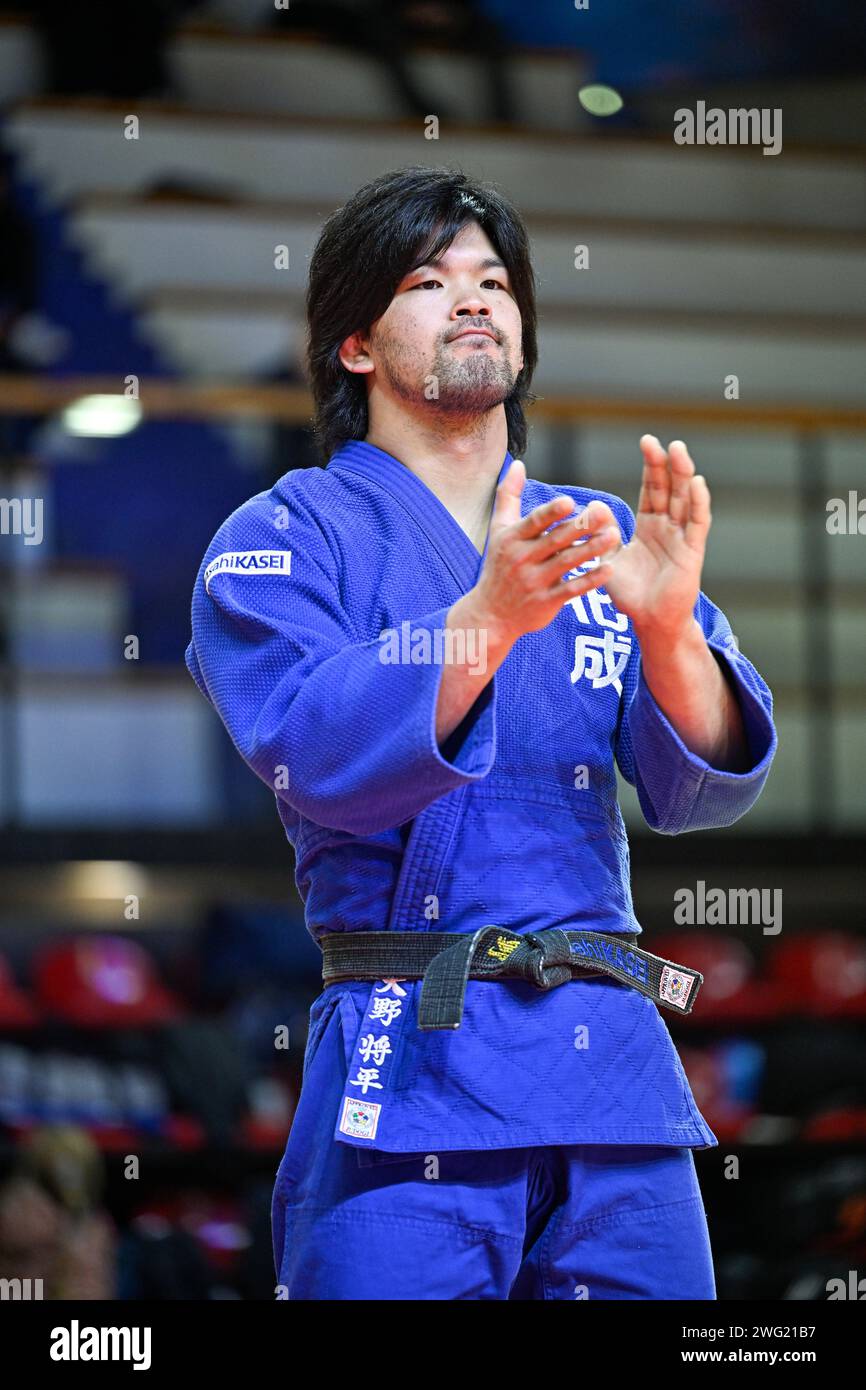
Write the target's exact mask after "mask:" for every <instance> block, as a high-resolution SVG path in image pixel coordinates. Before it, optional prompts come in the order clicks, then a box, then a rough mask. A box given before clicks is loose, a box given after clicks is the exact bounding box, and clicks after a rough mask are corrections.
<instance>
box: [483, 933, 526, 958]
mask: <svg viewBox="0 0 866 1390" xmlns="http://www.w3.org/2000/svg"><path fill="white" fill-rule="evenodd" d="M519 945H520V942H519V941H509V940H508V937H507V936H497V938H496V945H495V946H491V947H490V949H489V951H488V952H487V954H488V956H492V957H493V959H494V960H508V957H509V956H510V955H511V954H512V952H513V951H516V950H517V948H518V946H519Z"/></svg>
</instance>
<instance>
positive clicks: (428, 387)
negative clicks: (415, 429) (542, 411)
mask: <svg viewBox="0 0 866 1390" xmlns="http://www.w3.org/2000/svg"><path fill="white" fill-rule="evenodd" d="M521 339H522V334H521V321H520V310H519V309H518V307H517V301H516V300H515V298H514V294H513V291H512V287H511V280H510V278H509V275H508V271H507V270H506V268H505V266H504V265H503V264H502V261H501V260H500V258H499V256H498V255H497V253H496V251H495V250H494V248H493V246H492V244H491V242H490V240H489V238H488V237H487V235H486V234H485V233H484V232H483V231H482V229H481V227H480V226H479V225H478V223H477V222H470V223H469V224H468V225H467V226H465V227H463V228H462V229H461V231H460V232H458V234H457V236H456V237H455V238H454V240H453V241H452V243H451V245H450V246H449V247H448V248H447V249H446V250H445V252H443V254H442V257H441V259H440V260H439V261H438V262H436V263H435V264H428V265H423V266H419V267H418V268H417V269H416V270H413V271H411V272H410V273H409V274H408V275H406V276H405V277H404V279H403V280H402V281H401V282H400V284H399V285H398V286H397V291H396V293H395V295H394V298H393V299H392V300H391V303H390V304H389V305H388V308H387V309H386V310H385V312H384V314H383V315H382V317H381V318H379V319H377V320H376V321H375V322H374V323H373V324H372V326H371V329H370V333H369V335H368V336H365V335H362V334H355V335H353V337H352V338H349V339H347V340H346V342H345V343H344V344H343V349H342V352H341V361H342V362H343V365H344V366H346V367H348V368H349V369H350V370H354V371H360V372H366V373H371V374H372V381H371V387H372V389H373V390H374V391H382V392H384V393H385V394H386V395H389V396H392V397H397V398H399V399H401V400H404V401H409V402H412V403H414V404H422V403H425V402H428V403H429V404H430V405H431V406H432V407H433V408H434V409H438V410H440V411H446V412H448V413H452V414H455V415H462V416H475V415H480V414H483V413H485V412H487V411H489V410H491V409H493V407H494V406H497V405H501V403H502V402H503V401H504V400H506V399H507V397H508V396H510V395H511V392H512V391H513V389H514V383H515V381H516V379H517V375H518V373H519V372H520V370H521V368H522V366H523V352H522V349H521Z"/></svg>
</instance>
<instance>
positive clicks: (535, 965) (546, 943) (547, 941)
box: [509, 927, 574, 989]
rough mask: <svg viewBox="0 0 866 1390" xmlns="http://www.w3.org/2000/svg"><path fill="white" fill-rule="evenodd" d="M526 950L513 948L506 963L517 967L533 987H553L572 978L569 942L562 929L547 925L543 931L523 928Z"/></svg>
mask: <svg viewBox="0 0 866 1390" xmlns="http://www.w3.org/2000/svg"><path fill="white" fill-rule="evenodd" d="M522 939H523V941H524V942H526V943H527V945H528V946H529V947H530V949H529V950H528V951H520V952H515V954H514V956H513V957H512V959H511V961H510V962H509V964H512V965H514V966H515V967H516V968H517V969H519V971H520V977H521V979H525V980H528V981H529V982H530V984H533V985H535V987H536V989H555V987H556V986H557V985H564V984H566V983H567V982H568V981H569V980H572V979H573V978H574V969H573V960H574V957H573V956H572V954H571V945H570V943H569V940H568V937H567V936H566V935H565V932H562V931H559V930H558V928H556V927H551V928H549V930H547V931H540V932H527V933H526V934H525V935H524V937H523V938H522Z"/></svg>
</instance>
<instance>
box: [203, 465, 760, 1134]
mask: <svg viewBox="0 0 866 1390" xmlns="http://www.w3.org/2000/svg"><path fill="white" fill-rule="evenodd" d="M510 464H511V456H510V454H506V456H505V460H504V462H503V466H502V471H501V473H500V478H499V481H501V480H502V478H503V477H504V475H505V473H506V471H507V469H508V467H509V466H510ZM560 493H565V494H567V495H568V496H570V497H572V498H573V499H574V504H575V509H576V511H579V510H582V509H583V507H584V506H585V505H586V504H587V503H588V502H590V501H591V500H592V499H593V498H596V497H597V498H601V499H602V500H603V501H605V502H607V503H608V504H609V505H610V507H611V508H612V510H613V512H614V515H615V516H616V518H617V521H618V523H619V526H620V529H621V532H622V536H623V540H624V542H628V541H629V540H630V539H631V537H632V535H633V532H634V528H635V518H634V514H633V513H632V511H631V509H630V508H629V507H628V505H627V504H626V503H625V502H624V501H623V500H622V499H621V498H619V497H616V496H613V495H611V494H610V493H605V492H599V491H596V490H594V489H588V488H582V487H559V488H555V487H552V486H550V485H548V484H545V483H542V482H537V481H533V480H531V479H527V482H526V485H525V488H524V491H523V494H522V498H521V512H522V514H523V515H525V514H526V513H527V512H529V511H531V510H532V509H533V508H534V507H536V506H538V505H539V504H540V503H542V502H546V501H548V500H549V499H550V498H552V497H554V496H557V495H558V494H560ZM486 553H487V550H486V547H485V552H484V554H485V556H486ZM589 563H590V564H592V563H593V562H592V561H591V562H589ZM594 563H598V561H595V562H594ZM482 565H483V557H482V556H480V555H479V553H478V551H477V549H476V548H475V546H474V545H473V543H472V542H471V540H470V539H469V537H468V536H467V535H466V534H465V532H464V531H463V530H462V528H461V527H460V525H459V524H458V523H457V521H456V520H455V519H454V518H453V517H452V516H451V514H450V513H449V512H448V510H447V509H446V508H445V506H444V505H443V504H442V502H440V501H439V499H438V498H437V497H436V496H435V495H434V493H433V492H431V491H430V489H429V488H428V487H427V486H426V485H425V484H424V483H423V482H422V481H421V480H420V479H419V478H418V477H417V476H416V475H415V474H413V473H412V472H410V470H409V469H408V468H406V467H405V466H404V465H403V464H402V463H400V462H399V460H398V459H396V458H394V457H392V456H391V455H389V454H386V453H384V452H383V451H382V450H381V449H378V448H375V447H373V446H372V445H370V444H367V443H365V442H360V441H352V442H349V443H347V444H346V445H345V446H344V447H343V448H341V449H340V450H339V451H338V452H337V453H336V454H335V455H334V456H333V457H332V458H331V460H330V462H329V464H328V466H327V468H324V469H322V468H312V469H300V470H294V471H290V472H288V473H286V474H285V475H284V476H283V477H282V478H280V480H279V481H278V482H277V483H276V484H275V485H274V487H273V488H272V489H271V490H270V491H269V492H262V493H259V494H258V495H257V496H255V497H253V498H251V499H250V500H249V501H248V502H246V503H244V504H243V505H242V506H241V507H239V508H238V509H237V510H236V511H235V512H233V513H232V515H231V516H230V517H229V518H228V519H227V520H226V521H225V522H224V523H223V525H222V526H221V527H220V528H219V530H218V531H217V533H216V535H215V536H214V539H213V541H212V542H211V544H210V546H209V547H208V550H207V552H206V554H205V556H204V560H203V562H202V565H201V569H200V571H199V574H198V577H197V580H196V584H195V590H194V594H193V601H192V641H191V642H190V644H189V647H188V649H187V653H186V661H187V665H188V667H189V671H190V673H191V675H192V676H193V678H194V679H195V681H196V683H197V685H198V687H199V688H200V690H201V691H202V693H203V694H204V695H205V696H206V698H207V699H208V700H209V701H210V702H211V703H212V704H213V706H214V708H215V709H216V711H217V713H218V714H219V716H220V718H221V719H222V721H223V723H224V725H225V727H226V729H227V730H228V732H229V734H230V736H231V738H232V740H233V742H234V744H235V746H236V748H237V749H238V752H239V753H240V754H241V756H242V757H243V758H244V760H245V761H246V762H247V764H248V765H249V766H250V768H252V770H253V771H254V772H255V773H256V774H257V775H258V776H259V777H260V778H261V779H262V780H263V781H264V782H266V783H267V785H268V786H269V787H270V788H271V789H273V790H274V793H275V797H276V804H277V810H278V812H279V815H280V817H281V820H282V822H283V825H284V827H285V831H286V835H287V837H288V839H289V840H290V841H291V843H292V845H293V847H294V852H295V879H296V883H297V886H298V890H299V892H300V895H301V898H302V899H303V902H304V905H305V912H306V921H307V926H308V928H309V930H310V932H311V933H312V935H313V937H314V938H316V939H318V938H319V937H320V936H321V935H322V934H323V933H326V932H356V931H357V932H362V931H385V930H387V931H399V932H410V931H411V932H425V931H437V932H443V931H446V932H450V931H454V932H471V931H474V930H475V929H476V928H478V927H480V926H485V925H487V924H489V923H495V924H497V925H499V926H502V927H506V928H508V929H509V930H511V931H514V932H525V931H539V930H542V929H544V928H551V927H559V928H575V927H578V928H584V929H592V930H596V931H601V932H606V933H617V932H629V931H632V932H640V931H641V927H640V924H639V923H638V922H637V920H636V918H635V914H634V910H633V905H632V898H631V889H630V879H629V848H628V842H627V838H626V831H625V826H624V823H623V819H622V815H621V812H620V808H619V805H618V802H617V788H616V775H615V768H614V764H616V766H618V767H619V769H620V772H621V773H622V775H623V777H624V778H625V779H626V780H627V781H628V782H630V783H631V784H632V785H633V786H634V787H635V788H636V790H637V795H638V798H639V801H640V806H641V809H642V812H643V815H644V817H645V819H646V822H647V824H648V825H649V826H650V827H651V829H653V830H655V831H657V832H658V833H660V834H663V835H678V834H681V833H682V832H683V831H687V830H701V829H709V828H716V827H722V826H728V825H731V824H733V822H735V821H736V820H738V819H739V818H740V817H741V816H742V815H744V814H745V813H746V812H747V811H748V810H749V808H750V807H751V806H752V805H753V803H754V802H755V800H756V799H757V797H758V796H759V794H760V792H761V789H762V787H763V785H764V782H765V780H766V777H767V773H768V771H769V767H770V764H771V762H772V759H773V757H774V754H775V751H776V744H777V738H776V731H775V728H774V724H773V718H772V695H771V693H770V690H769V689H768V687H767V685H766V684H765V682H764V681H763V679H762V678H761V676H760V675H759V674H758V672H757V670H756V669H755V667H754V666H753V665H752V663H751V662H750V661H749V660H747V658H746V657H745V656H744V655H743V654H742V653H741V652H740V651H738V650H737V647H736V641H735V639H734V638H733V636H732V632H731V628H730V626H729V624H728V621H727V619H726V617H725V615H724V613H722V612H721V610H720V609H719V608H717V607H716V605H715V604H713V603H712V602H711V601H710V599H709V598H708V597H707V596H706V595H705V594H704V593H703V592H702V593H701V594H700V596H699V599H698V602H697V603H696V605H695V616H696V618H697V619H698V621H699V622H700V624H701V627H702V628H703V631H704V633H705V635H706V638H707V642H708V644H709V646H710V648H711V649H712V651H713V652H714V653H715V654H716V655H717V657H718V658H719V659H720V660H721V662H722V663H723V664H724V667H725V668H726V670H727V672H729V673H730V676H731V677H732V679H733V686H734V690H735V693H736V696H737V699H738V701H739V706H740V709H741V711H742V715H743V720H744V725H745V731H746V736H747V740H748V747H749V750H750V755H751V766H750V768H749V770H748V771H746V772H742V773H734V772H724V771H720V770H719V769H717V768H713V767H711V766H710V765H709V764H708V763H707V762H705V761H704V759H703V758H699V757H697V756H696V755H695V754H694V753H691V752H690V751H689V750H688V749H687V748H686V747H685V746H684V744H683V742H682V741H681V739H680V738H679V736H678V735H677V733H676V732H675V730H674V729H673V727H672V726H671V724H670V723H669V721H668V720H667V718H666V717H665V715H664V714H663V713H662V711H661V710H660V709H659V707H658V705H657V704H656V702H655V700H654V699H653V696H652V694H651V693H650V690H649V688H648V686H647V685H646V682H645V680H644V677H643V673H642V669H641V660H640V649H639V646H638V643H637V640H636V638H635V636H634V633H633V628H632V624H631V622H630V620H629V619H628V618H627V616H626V615H625V614H622V613H618V612H617V610H616V608H615V606H614V604H613V603H612V601H611V599H610V597H609V596H608V595H607V594H606V593H605V591H604V589H603V588H601V589H598V590H596V591H593V592H590V593H589V594H586V595H582V596H579V597H577V598H575V599H573V600H571V601H570V602H569V603H567V604H566V605H565V606H564V607H563V608H562V610H561V611H560V612H559V613H558V615H557V616H556V618H555V619H554V620H553V621H552V622H551V623H550V624H549V625H548V626H547V627H546V628H543V629H542V630H541V631H540V632H533V633H529V634H527V635H525V636H523V637H521V638H520V639H519V640H518V641H517V643H516V644H515V646H514V647H513V648H512V650H511V652H510V653H509V655H508V657H507V658H506V660H505V661H504V662H503V664H502V665H501V666H500V668H499V669H498V671H497V672H496V673H495V675H494V676H493V678H492V679H491V680H490V681H489V682H488V683H487V685H486V686H485V687H484V689H483V690H482V691H481V693H480V694H479V696H478V698H477V700H476V701H475V703H474V704H473V705H472V707H471V709H470V710H469V712H468V713H467V715H466V717H465V718H464V720H463V722H462V723H461V724H460V726H459V727H458V728H457V729H456V730H455V731H454V732H453V734H452V735H451V736H450V737H449V738H448V739H447V741H446V742H445V743H444V745H443V746H442V747H439V746H438V745H437V741H436V734H435V712H436V702H437V695H438V691H439V682H440V680H441V677H442V659H441V653H442V650H443V648H442V645H441V643H442V640H443V639H442V633H443V632H444V630H445V624H446V617H447V613H448V610H449V609H450V608H451V607H452V605H453V604H454V603H455V602H456V601H457V599H459V598H460V596H461V595H462V594H465V593H466V592H467V591H468V590H469V589H471V588H472V587H473V586H474V585H475V584H476V582H477V580H478V577H479V574H480V571H481V567H482ZM437 633H438V634H439V636H438V639H437V636H436V635H437ZM437 640H438V641H439V644H440V646H439V652H440V659H439V660H438V661H437V660H436V642H437ZM477 655H478V657H479V660H480V655H481V654H480V651H479V652H478V654H477ZM647 944H648V946H649V949H650V950H651V949H652V944H651V942H650V943H647ZM420 989H421V985H420V982H410V981H404V982H403V983H402V984H401V983H400V982H399V981H398V980H392V981H388V980H382V981H379V982H378V983H376V984H373V985H371V984H370V983H369V982H346V983H337V984H331V985H329V986H328V987H327V988H326V989H324V990H323V992H322V993H321V994H320V995H319V997H318V999H317V1000H316V1002H315V1004H314V1005H313V1008H312V1010H311V1018H310V1034H309V1038H308V1043H307V1051H306V1059H305V1075H306V1072H307V1071H308V1070H309V1063H310V1060H311V1057H312V1055H313V1053H314V1051H315V1048H316V1046H317V1044H318V1042H319V1041H320V1039H321V1037H322V1036H323V1035H324V1032H325V1030H326V1029H327V1028H330V1027H334V1028H338V1029H339V1030H340V1031H341V1033H342V1037H343V1043H344V1048H345V1061H346V1068H347V1073H346V1081H345V1087H344V1091H345V1094H344V1096H343V1101H342V1103H341V1106H340V1111H339V1113H338V1114H335V1115H334V1138H335V1139H336V1140H338V1141H340V1142H343V1143H349V1144H353V1145H355V1146H356V1147H358V1148H359V1149H360V1148H367V1149H368V1150H372V1151H373V1152H372V1153H371V1155H370V1159H369V1161H372V1162H375V1161H387V1157H388V1154H406V1153H426V1152H430V1151H431V1150H432V1151H435V1150H451V1149H488V1148H511V1147H518V1146H524V1145H539V1144H662V1145H683V1146H689V1147H694V1148H708V1147H712V1146H714V1145H715V1144H716V1143H717V1140H716V1138H715V1136H714V1135H713V1133H712V1131H711V1130H710V1128H709V1127H708V1125H707V1124H706V1121H705V1120H704V1119H703V1117H702V1115H701V1114H700V1112H699V1110H698V1108H697V1105H696V1103H695V1101H694V1098H693V1096H692V1093H691V1090H690V1087H689V1084H688V1081H687V1079H686V1076H685V1073H684V1071H683V1068H682V1064H681V1062H680V1059H679V1056H678V1054H677V1052H676V1049H675V1047H674V1045H673V1042H672V1040H671V1037H670V1034H669V1032H668V1029H667V1026H666V1024H665V1022H664V1019H663V1017H662V1015H661V1014H660V1012H659V1010H658V1008H657V1007H656V1005H655V1004H654V1003H653V1002H652V1000H650V999H648V998H646V997H645V996H643V995H642V994H640V993H638V992H637V990H635V989H632V988H630V987H628V986H625V985H622V984H620V983H617V982H616V981H614V980H611V979H610V978H609V977H608V978H599V977H594V978H589V977H587V978H585V979H584V978H578V979H576V980H574V981H572V982H570V983H566V984H565V985H562V986H559V987H557V988H555V989H552V990H550V991H547V992H543V991H540V990H537V989H536V988H535V987H534V986H533V985H532V984H530V983H527V982H524V981H522V980H511V981H506V980H503V981H487V980H470V981H469V982H468V986H467V993H466V1003H465V1012H464V1017H463V1023H462V1026H461V1027H460V1028H459V1029H456V1030H454V1031H449V1032H433V1033H430V1032H423V1031H419V1030H418V1028H417V1020H416V1011H417V1003H418V996H419V993H420ZM697 1007H698V1008H699V1007H700V1001H698V1005H697Z"/></svg>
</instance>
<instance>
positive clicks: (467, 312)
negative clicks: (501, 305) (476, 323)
mask: <svg viewBox="0 0 866 1390" xmlns="http://www.w3.org/2000/svg"><path fill="white" fill-rule="evenodd" d="M490 314H491V309H490V305H489V304H488V303H487V301H486V300H485V299H483V298H482V296H481V295H480V294H479V292H478V290H475V289H473V290H469V291H467V293H466V294H465V295H462V296H461V297H460V298H459V299H458V300H457V301H456V302H455V304H454V308H453V309H452V311H451V317H452V318H485V319H489V318H490Z"/></svg>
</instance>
